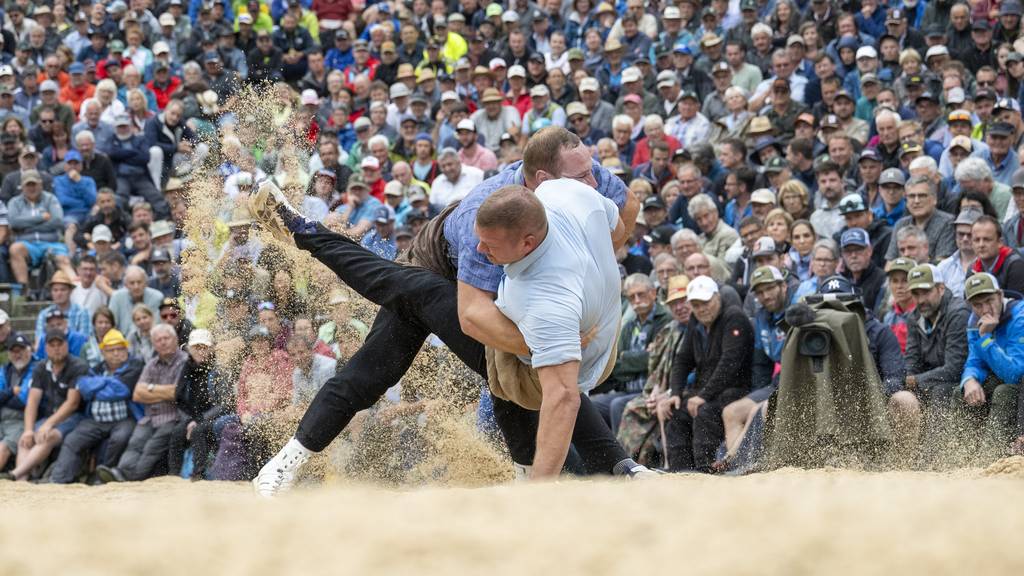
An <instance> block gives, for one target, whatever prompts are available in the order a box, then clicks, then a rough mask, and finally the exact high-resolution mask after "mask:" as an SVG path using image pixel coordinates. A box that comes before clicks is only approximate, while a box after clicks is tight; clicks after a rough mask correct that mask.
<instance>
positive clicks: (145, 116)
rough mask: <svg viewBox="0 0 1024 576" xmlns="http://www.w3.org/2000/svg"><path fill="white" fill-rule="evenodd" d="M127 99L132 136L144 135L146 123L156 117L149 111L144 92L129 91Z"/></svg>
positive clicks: (137, 90)
mask: <svg viewBox="0 0 1024 576" xmlns="http://www.w3.org/2000/svg"><path fill="white" fill-rule="evenodd" d="M126 99H127V100H128V117H129V118H130V119H131V123H132V124H131V125H132V134H142V132H143V131H144V130H145V129H146V121H147V120H149V119H150V118H152V117H153V116H155V115H156V114H153V111H152V110H150V109H149V104H148V103H147V102H146V96H145V94H143V93H142V90H139V89H137V88H135V89H132V90H129V91H128V93H127V95H126Z"/></svg>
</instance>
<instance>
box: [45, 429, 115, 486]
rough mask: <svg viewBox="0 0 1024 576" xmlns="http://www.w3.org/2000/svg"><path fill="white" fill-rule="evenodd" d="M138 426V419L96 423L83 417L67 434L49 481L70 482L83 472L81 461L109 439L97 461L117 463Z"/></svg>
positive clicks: (55, 482)
mask: <svg viewBox="0 0 1024 576" xmlns="http://www.w3.org/2000/svg"><path fill="white" fill-rule="evenodd" d="M134 428H135V420H133V419H131V418H128V419H125V420H120V421H118V422H97V421H95V420H93V419H91V418H89V419H86V420H82V422H80V423H79V424H78V426H75V429H74V430H72V431H71V433H70V434H68V436H67V438H65V439H64V442H63V443H62V444H61V447H60V453H59V454H58V455H57V462H56V463H55V464H54V465H53V470H52V471H51V472H50V482H53V483H54V484H70V483H71V482H74V481H75V477H76V476H78V474H79V473H81V471H82V464H83V461H84V460H85V457H86V456H88V454H89V452H91V451H92V450H94V449H96V448H97V447H98V446H99V445H100V444H101V443H102V442H103V440H105V439H107V438H109V439H110V440H109V441H108V442H107V448H106V450H104V452H103V457H102V459H101V460H99V461H98V462H97V464H100V465H103V466H114V465H116V464H117V462H118V460H119V459H120V458H121V454H122V453H124V449H125V447H126V446H128V439H129V437H131V435H132V430H133V429H134Z"/></svg>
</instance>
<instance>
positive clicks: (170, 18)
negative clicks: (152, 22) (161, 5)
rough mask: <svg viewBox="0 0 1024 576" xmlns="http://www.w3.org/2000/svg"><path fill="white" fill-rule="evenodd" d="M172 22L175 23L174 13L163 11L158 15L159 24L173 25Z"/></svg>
mask: <svg viewBox="0 0 1024 576" xmlns="http://www.w3.org/2000/svg"><path fill="white" fill-rule="evenodd" d="M174 24H175V20H174V14H171V13H170V12H164V13H163V14H161V15H160V25H161V26H174Z"/></svg>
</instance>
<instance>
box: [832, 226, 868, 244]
mask: <svg viewBox="0 0 1024 576" xmlns="http://www.w3.org/2000/svg"><path fill="white" fill-rule="evenodd" d="M839 244H840V245H841V246H842V247H843V248H846V247H847V246H865V247H867V246H871V237H870V236H868V233H867V231H866V230H864V229H863V228H847V229H846V231H845V232H843V235H842V237H841V238H840V242H839Z"/></svg>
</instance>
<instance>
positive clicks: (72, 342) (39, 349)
mask: <svg viewBox="0 0 1024 576" xmlns="http://www.w3.org/2000/svg"><path fill="white" fill-rule="evenodd" d="M67 336H68V354H70V355H72V356H76V357H81V356H82V348H85V345H86V344H88V342H89V337H88V336H86V335H84V334H82V333H80V332H75V331H74V330H68V333H67ZM44 337H45V335H44V336H40V337H39V343H38V344H37V345H36V353H35V354H34V355H33V356H32V358H33V359H34V360H46V342H44V341H43V338H44Z"/></svg>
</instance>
